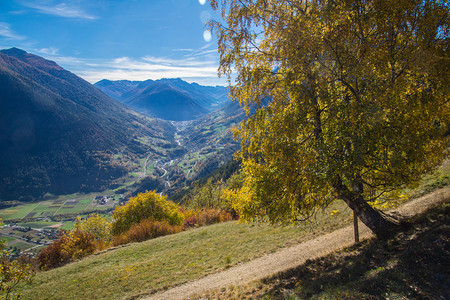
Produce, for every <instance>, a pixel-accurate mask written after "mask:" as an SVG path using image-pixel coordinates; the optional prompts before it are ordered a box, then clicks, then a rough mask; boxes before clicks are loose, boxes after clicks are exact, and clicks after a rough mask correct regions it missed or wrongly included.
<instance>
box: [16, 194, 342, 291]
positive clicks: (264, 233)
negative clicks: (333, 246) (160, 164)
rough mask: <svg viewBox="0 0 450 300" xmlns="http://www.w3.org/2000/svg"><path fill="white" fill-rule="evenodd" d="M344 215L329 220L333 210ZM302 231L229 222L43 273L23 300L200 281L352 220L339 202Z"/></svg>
mask: <svg viewBox="0 0 450 300" xmlns="http://www.w3.org/2000/svg"><path fill="white" fill-rule="evenodd" d="M333 209H338V210H340V211H341V213H340V214H338V215H337V216H334V217H332V218H329V214H330V211H331V210H333ZM322 215H323V216H325V217H319V218H318V219H317V221H316V222H314V223H306V224H304V225H303V226H302V227H300V228H295V227H292V226H286V227H280V226H269V225H252V224H236V222H228V223H222V224H217V225H213V226H209V227H203V228H198V229H194V230H189V231H186V232H182V233H179V234H175V235H171V236H165V237H161V238H157V239H154V240H150V241H147V242H143V243H137V244H133V245H130V246H128V247H123V248H119V249H116V250H112V251H108V252H105V253H102V254H99V255H96V256H91V257H88V258H86V259H83V260H81V261H78V262H75V263H72V264H69V265H66V266H64V267H61V268H58V269H54V270H51V271H47V272H42V273H39V274H38V275H37V276H36V278H35V279H34V281H33V283H32V284H31V285H30V286H26V287H24V288H23V289H22V292H23V299H82V298H84V299H94V298H95V299H116V298H123V297H132V296H134V295H138V294H140V293H143V292H149V291H156V290H159V289H162V288H165V287H169V286H173V285H177V284H180V283H183V282H186V281H189V280H193V279H196V278H200V277H202V276H204V275H205V274H207V273H211V272H216V271H219V270H222V269H224V268H227V267H229V266H230V265H235V264H238V263H240V262H244V261H248V260H251V259H253V258H256V257H259V256H262V255H263V254H265V253H269V252H274V251H276V250H277V249H279V248H281V247H286V246H289V245H291V244H294V243H298V242H300V241H303V240H306V239H309V238H311V237H313V236H314V235H317V234H321V233H322V232H329V231H332V230H335V229H336V228H337V227H341V226H343V225H345V224H348V223H349V222H350V211H349V210H348V209H345V208H344V206H343V204H342V203H336V204H335V205H334V206H333V207H330V208H328V209H327V210H326V211H325V212H323V213H322Z"/></svg>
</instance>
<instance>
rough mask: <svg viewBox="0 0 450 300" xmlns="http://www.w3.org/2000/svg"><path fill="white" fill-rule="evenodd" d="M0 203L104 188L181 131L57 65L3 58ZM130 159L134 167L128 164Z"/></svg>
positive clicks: (25, 57)
mask: <svg viewBox="0 0 450 300" xmlns="http://www.w3.org/2000/svg"><path fill="white" fill-rule="evenodd" d="M0 111H1V112H2V115H1V117H0V126H1V128H2V130H1V132H0V199H1V200H12V199H22V200H27V199H29V200H31V199H34V198H38V197H40V196H42V195H43V194H44V193H56V194H60V193H73V192H77V191H92V190H98V189H102V188H104V187H106V186H107V185H108V184H109V183H110V182H111V181H112V180H114V179H116V178H119V177H121V176H123V175H124V174H126V173H127V172H128V171H129V167H130V166H131V165H130V163H129V162H130V161H131V158H132V157H133V156H135V155H143V154H145V153H146V152H147V151H149V146H148V145H147V144H144V143H143V142H142V138H141V137H147V140H149V139H156V140H163V141H169V142H168V143H169V144H170V143H172V144H175V142H174V140H173V134H174V132H175V128H174V127H173V126H172V125H171V124H170V123H169V122H165V121H162V120H154V119H149V118H146V117H143V116H141V115H139V114H137V113H135V112H134V111H131V110H129V109H127V108H125V107H124V106H123V105H122V104H120V103H119V102H117V101H116V100H113V99H111V98H110V97H108V96H107V95H105V94H104V93H102V92H101V91H100V90H98V89H97V88H95V87H94V86H92V85H91V84H89V83H88V82H86V81H84V80H83V79H81V78H80V77H78V76H76V75H74V74H73V73H71V72H69V71H67V70H65V69H63V68H62V67H60V66H59V65H57V64H56V63H55V62H53V61H49V60H46V59H44V58H42V57H39V56H36V55H33V54H30V53H27V52H25V51H23V50H20V49H17V48H11V49H7V50H1V51H0ZM127 159H128V160H127Z"/></svg>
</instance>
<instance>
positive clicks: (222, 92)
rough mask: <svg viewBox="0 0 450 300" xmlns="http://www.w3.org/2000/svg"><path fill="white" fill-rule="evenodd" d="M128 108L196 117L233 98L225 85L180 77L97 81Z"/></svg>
mask: <svg viewBox="0 0 450 300" xmlns="http://www.w3.org/2000/svg"><path fill="white" fill-rule="evenodd" d="M94 85H95V86H96V87H97V88H99V89H100V90H102V91H103V92H104V93H105V94H107V95H109V96H110V97H112V98H114V99H117V100H119V101H121V102H122V103H124V104H126V105H128V106H129V107H131V108H133V109H135V110H137V111H139V112H141V113H144V114H147V115H149V116H151V117H156V118H160V119H164V120H171V121H188V120H194V119H197V118H199V117H201V116H204V115H206V114H207V113H209V112H212V111H215V110H217V109H219V108H221V107H223V106H225V105H227V104H229V103H230V102H231V101H230V100H229V99H228V90H227V88H226V87H223V86H201V85H199V84H197V83H187V82H185V81H183V80H181V79H179V78H175V79H160V80H146V81H128V80H119V81H110V80H106V79H104V80H101V81H99V82H97V83H95V84H94Z"/></svg>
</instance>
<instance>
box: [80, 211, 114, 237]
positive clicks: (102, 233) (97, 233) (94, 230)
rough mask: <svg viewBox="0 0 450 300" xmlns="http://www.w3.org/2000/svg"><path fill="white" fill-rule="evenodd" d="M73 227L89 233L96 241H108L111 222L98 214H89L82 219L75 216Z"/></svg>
mask: <svg viewBox="0 0 450 300" xmlns="http://www.w3.org/2000/svg"><path fill="white" fill-rule="evenodd" d="M75 228H76V229H77V230H80V231H83V232H86V233H89V234H90V235H92V236H93V237H94V238H95V239H96V240H97V241H100V242H105V243H108V242H109V241H110V240H111V235H112V233H111V223H110V222H109V221H108V219H107V218H106V217H104V216H101V215H99V214H91V215H89V216H88V217H87V218H86V219H85V220H83V221H81V219H80V218H79V217H77V220H76V224H75Z"/></svg>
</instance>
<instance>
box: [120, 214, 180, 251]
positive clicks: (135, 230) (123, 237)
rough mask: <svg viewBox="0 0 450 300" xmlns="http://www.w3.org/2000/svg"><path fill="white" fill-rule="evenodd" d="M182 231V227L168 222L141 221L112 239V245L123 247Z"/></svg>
mask: <svg viewBox="0 0 450 300" xmlns="http://www.w3.org/2000/svg"><path fill="white" fill-rule="evenodd" d="M182 230H183V227H182V226H179V225H170V224H169V222H168V221H165V220H164V221H156V220H152V219H146V220H142V221H141V222H139V223H138V224H134V225H132V226H131V227H130V229H128V230H127V231H126V232H124V233H121V234H118V235H115V236H114V237H113V241H112V243H113V245H114V246H117V245H123V244H128V243H131V242H142V241H145V240H149V239H153V238H156V237H158V236H164V235H169V234H174V233H177V232H180V231H182Z"/></svg>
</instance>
